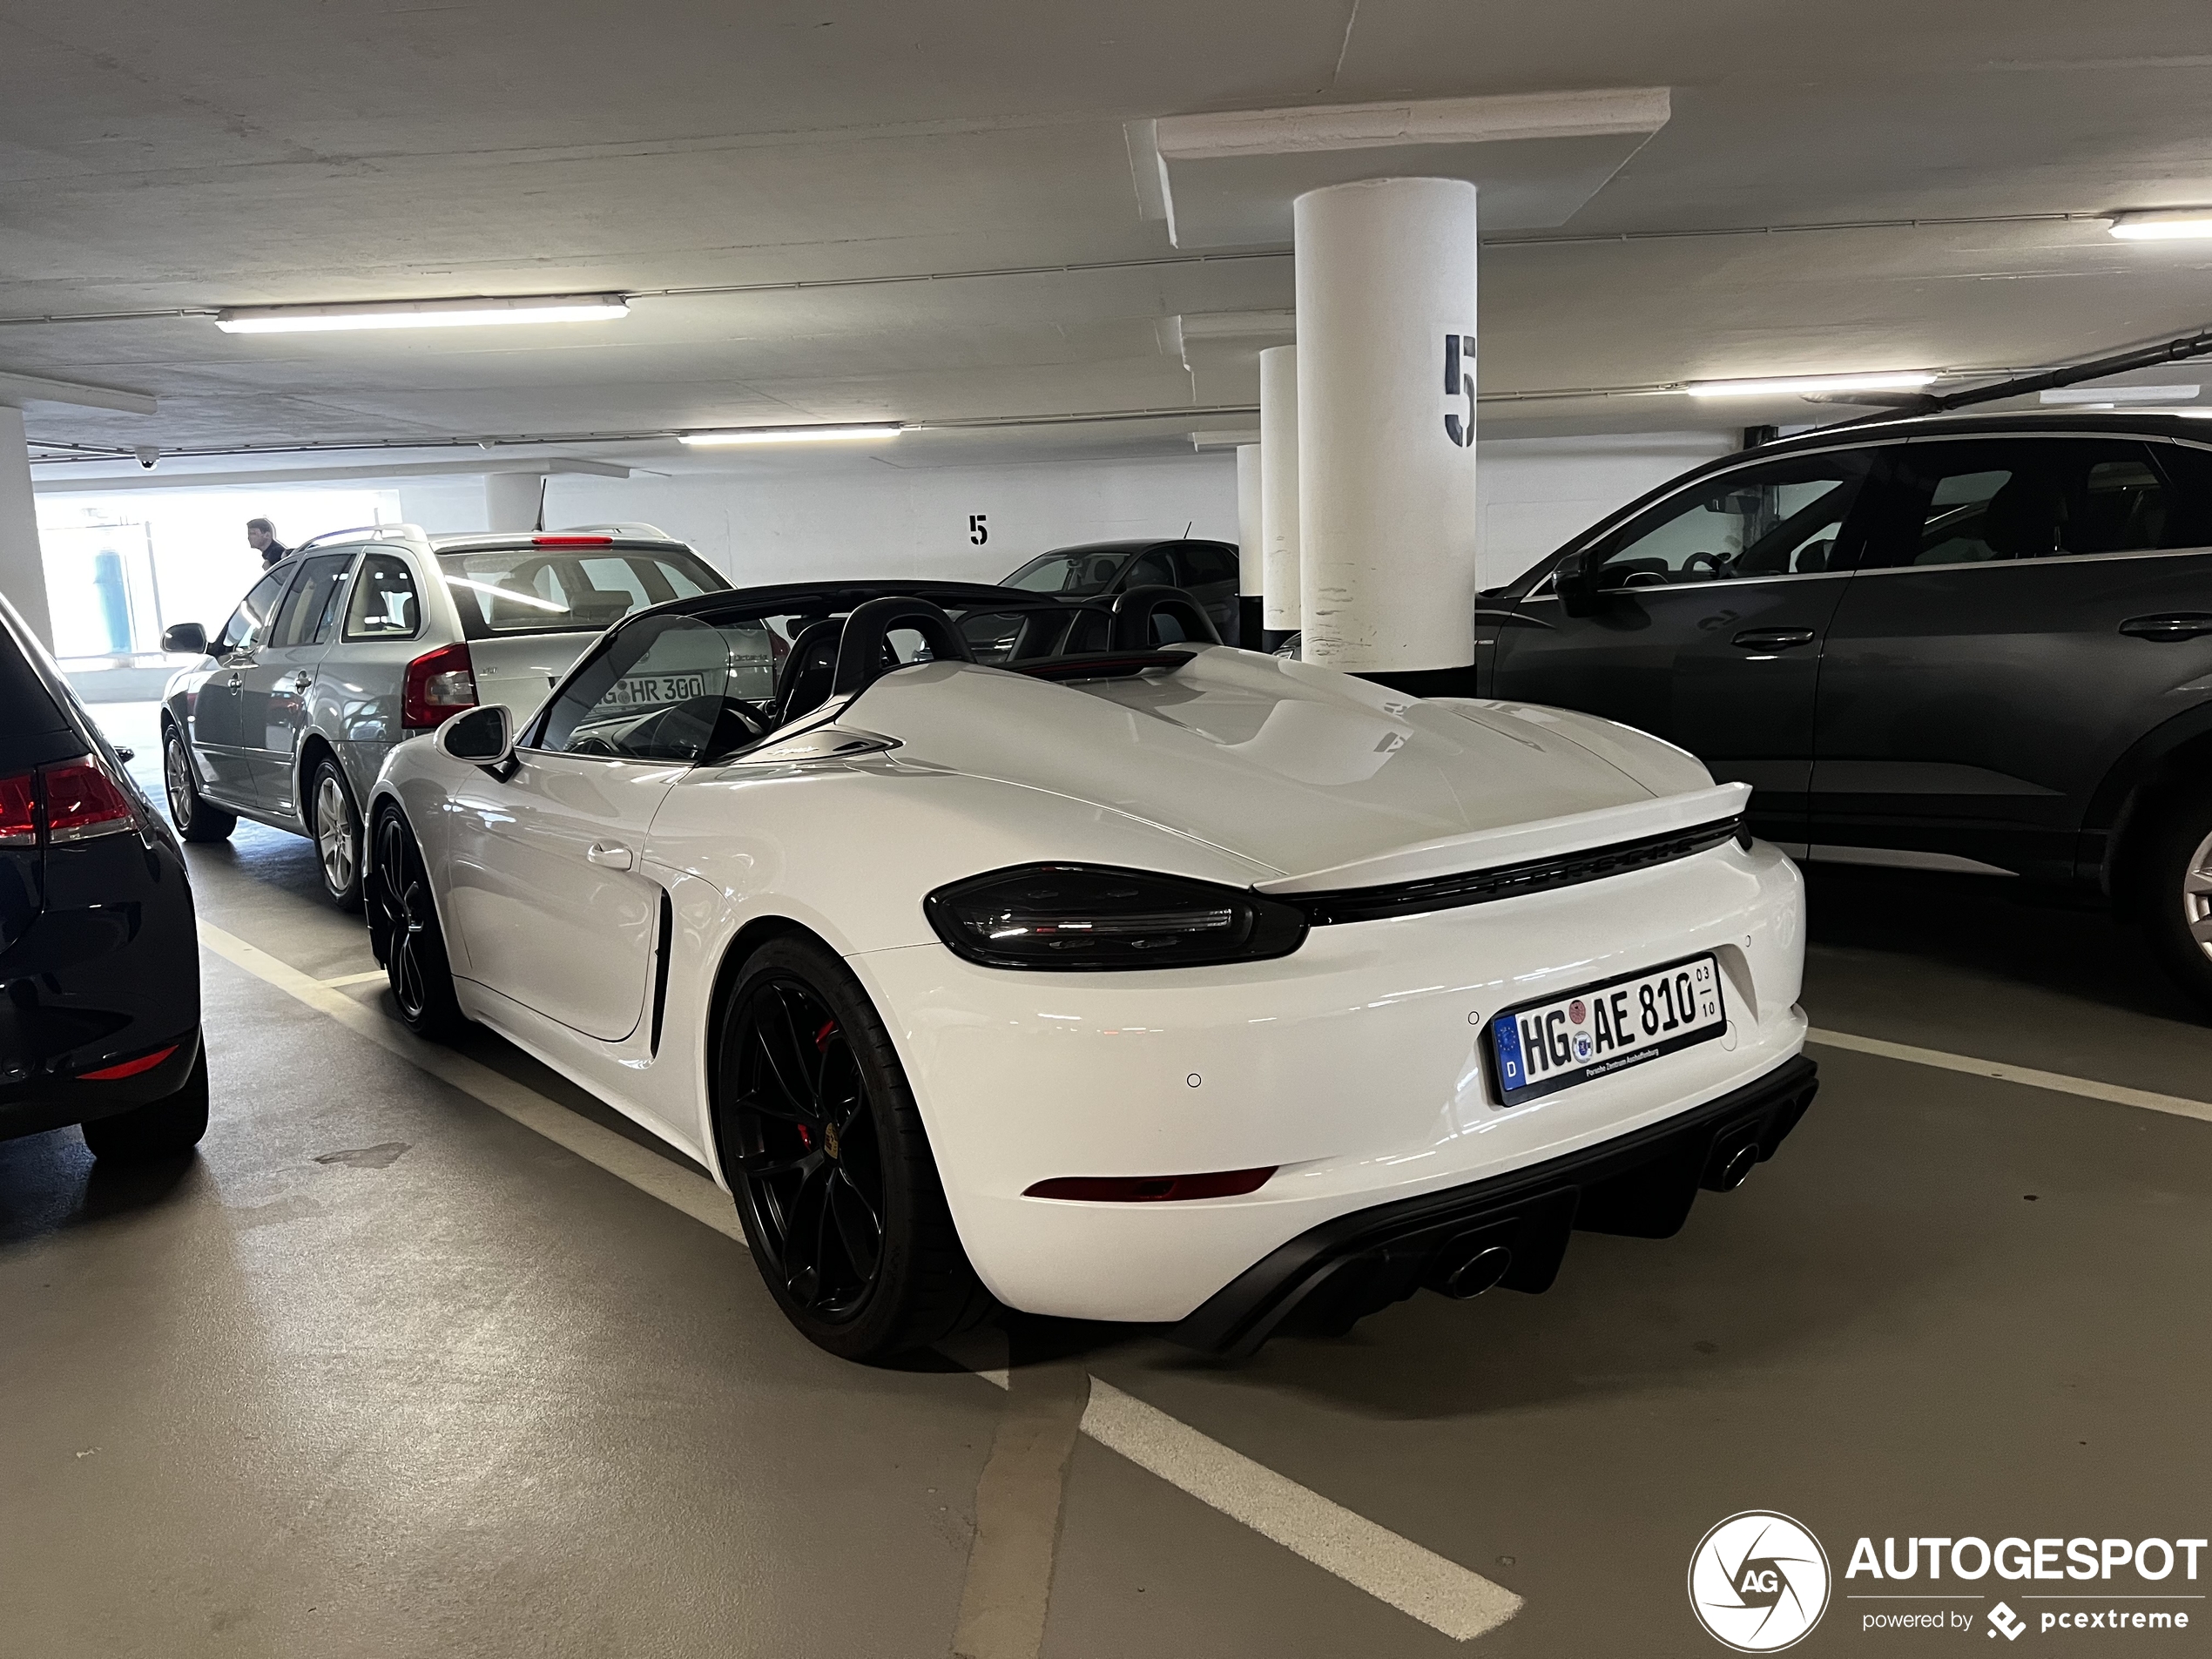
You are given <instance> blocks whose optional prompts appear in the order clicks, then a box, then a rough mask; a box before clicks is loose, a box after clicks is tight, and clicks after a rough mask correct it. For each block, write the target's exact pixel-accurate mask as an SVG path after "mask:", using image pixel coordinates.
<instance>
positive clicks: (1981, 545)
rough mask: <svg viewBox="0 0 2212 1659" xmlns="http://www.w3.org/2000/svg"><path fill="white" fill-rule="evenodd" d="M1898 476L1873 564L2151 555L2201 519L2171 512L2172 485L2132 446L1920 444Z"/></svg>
mask: <svg viewBox="0 0 2212 1659" xmlns="http://www.w3.org/2000/svg"><path fill="white" fill-rule="evenodd" d="M1896 467H1897V495H1898V505H1897V509H1896V517H1895V519H1894V521H1893V522H1892V523H1891V524H1890V526H1889V527H1888V528H1887V529H1886V531H1885V533H1884V534H1883V535H1882V536H1880V538H1879V543H1878V547H1877V549H1876V558H1875V560H1874V561H1873V562H1874V563H1881V564H1885V565H1940V564H1984V563H2002V562H2006V561H2010V560H2017V559H2044V558H2063V557H2075V556H2081V555H2084V554H2109V553H2140V552H2147V551H2150V550H2155V549H2157V548H2162V547H2168V546H2173V545H2175V540H2174V536H2175V535H2176V534H2179V533H2182V518H2183V517H2184V516H2189V517H2194V516H2195V515H2194V514H2189V515H2182V514H2177V513H2176V512H2175V506H2176V504H2177V503H2176V499H2175V496H2176V490H2175V484H2174V482H2172V481H2170V480H2169V479H2168V477H2167V475H2165V474H2164V473H2162V472H2161V469H2159V468H2158V467H2157V466H2156V465H2155V464H2154V462H2153V460H2152V453H2151V446H2149V445H2148V444H2145V443H2142V442H2139V441H2136V440H2134V439H2126V438H2028V437H2018V438H1972V439H1959V440H1956V441H1945V442H1928V443H1914V444H1909V445H1906V446H1905V448H1903V450H1902V451H1901V452H1899V453H1898V456H1897V462H1896ZM2183 544H2186V543H2183Z"/></svg>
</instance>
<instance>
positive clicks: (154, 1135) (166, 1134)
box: [84, 1048, 207, 1163]
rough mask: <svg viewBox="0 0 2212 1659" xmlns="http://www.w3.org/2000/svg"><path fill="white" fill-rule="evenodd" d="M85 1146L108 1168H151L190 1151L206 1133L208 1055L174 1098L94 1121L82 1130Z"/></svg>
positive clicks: (201, 1058)
mask: <svg viewBox="0 0 2212 1659" xmlns="http://www.w3.org/2000/svg"><path fill="white" fill-rule="evenodd" d="M206 1133H207V1050H206V1049H205V1048H203V1049H200V1051H199V1059H197V1060H195V1061H194V1062H192V1075H191V1076H189V1077H187V1078H185V1086H184V1087H183V1088H182V1089H179V1090H178V1091H177V1092H176V1093H175V1094H173V1095H170V1096H165V1098H163V1099H160V1100H157V1101H152V1102H149V1103H147V1104H145V1105H144V1106H137V1107H133V1108H132V1109H131V1110H129V1111H127V1112H118V1113H116V1114H115V1115H114V1116H112V1117H96V1118H94V1119H93V1120H92V1121H91V1123H87V1124H85V1125H84V1144H85V1146H86V1147H87V1148H89V1149H90V1150H91V1154H92V1156H93V1157H96V1158H98V1159H99V1160H100V1161H101V1162H102V1163H151V1162H152V1161H153V1160H155V1159H157V1158H172V1157H179V1156H180V1155H181V1154H183V1153H185V1152H189V1151H191V1150H192V1148H193V1147H195V1146H197V1145H199V1137H200V1136H203V1135H205V1134H206Z"/></svg>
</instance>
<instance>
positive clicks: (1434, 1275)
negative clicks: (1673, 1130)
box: [1421, 1136, 1759, 1302]
mask: <svg viewBox="0 0 2212 1659" xmlns="http://www.w3.org/2000/svg"><path fill="white" fill-rule="evenodd" d="M1758 1163H1759V1143H1758V1140H1757V1137H1756V1136H1754V1137H1752V1138H1750V1139H1749V1140H1728V1141H1723V1142H1721V1143H1719V1144H1718V1145H1716V1146H1715V1147H1714V1148H1713V1153H1712V1157H1710V1158H1709V1159H1708V1160H1707V1161H1706V1164H1705V1174H1704V1178H1703V1181H1702V1182H1701V1183H1700V1185H1702V1186H1703V1187H1704V1188H1705V1189H1706V1190H1708V1191H1711V1192H1733V1191H1735V1190H1736V1189H1737V1188H1738V1187H1740V1186H1742V1185H1743V1184H1744V1182H1746V1181H1748V1180H1749V1179H1750V1176H1751V1171H1752V1170H1755V1169H1757V1167H1758ZM1511 1271H1513V1249H1512V1247H1511V1246H1510V1245H1507V1244H1499V1243H1496V1242H1494V1239H1493V1240H1491V1241H1485V1240H1482V1239H1480V1238H1477V1239H1473V1240H1465V1241H1461V1242H1459V1243H1456V1244H1447V1245H1446V1246H1445V1247H1444V1248H1443V1249H1442V1250H1441V1251H1439V1252H1438V1253H1437V1257H1436V1259H1435V1260H1434V1261H1433V1262H1432V1263H1431V1264H1429V1269H1428V1271H1427V1273H1426V1275H1425V1276H1424V1277H1423V1278H1422V1280H1421V1282H1422V1283H1423V1284H1424V1285H1427V1287H1428V1288H1429V1289H1430V1290H1432V1291H1437V1292H1439V1293H1440V1294H1441V1295H1444V1296H1448V1297H1450V1298H1452V1299H1453V1300H1454V1301H1457V1302H1465V1301H1467V1300H1469V1299H1471V1298H1474V1297H1478V1296H1480V1295H1481V1294H1482V1293H1483V1291H1487V1290H1494V1289H1495V1288H1496V1287H1497V1286H1498V1285H1499V1284H1500V1283H1501V1282H1502V1281H1503V1280H1504V1278H1505V1277H1506V1275H1507V1273H1509V1272H1511Z"/></svg>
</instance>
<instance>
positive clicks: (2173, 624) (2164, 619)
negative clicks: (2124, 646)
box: [2120, 610, 2212, 640]
mask: <svg viewBox="0 0 2212 1659" xmlns="http://www.w3.org/2000/svg"><path fill="white" fill-rule="evenodd" d="M2120 631H2121V633H2123V634H2126V635H2127V636H2128V637H2129V638H2130V639H2162V640H2182V639H2195V637H2197V636H2198V635H2200V634H2212V611H2203V610H2169V611H2168V612H2167V613H2165V614H2164V615H2163V616H2157V617H2128V620H2127V621H2125V622H2123V623H2121V624H2120Z"/></svg>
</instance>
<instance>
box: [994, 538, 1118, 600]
mask: <svg viewBox="0 0 2212 1659" xmlns="http://www.w3.org/2000/svg"><path fill="white" fill-rule="evenodd" d="M1126 557H1127V555H1126V554H1123V553H1099V552H1087V551H1085V550H1082V549H1080V548H1078V549H1076V550H1074V551H1072V552H1067V553H1048V554H1046V555H1045V556H1043V557H1042V558H1037V559H1032V560H1030V561H1029V562H1028V563H1027V564H1025V565H1023V566H1022V568H1021V569H1020V570H1016V571H1015V573H1014V574H1013V575H1012V576H1010V577H1007V579H1006V580H1005V581H1004V582H1001V583H1000V584H999V585H1000V586H1001V587H1004V588H1020V589H1022V590H1024V591H1025V592H1028V593H1076V594H1087V593H1103V592H1105V591H1106V590H1107V589H1108V588H1109V587H1110V586H1111V585H1112V584H1113V581H1114V577H1115V575H1116V572H1118V571H1119V570H1121V568H1122V562H1123V559H1124V558H1126Z"/></svg>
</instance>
